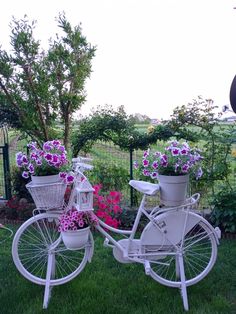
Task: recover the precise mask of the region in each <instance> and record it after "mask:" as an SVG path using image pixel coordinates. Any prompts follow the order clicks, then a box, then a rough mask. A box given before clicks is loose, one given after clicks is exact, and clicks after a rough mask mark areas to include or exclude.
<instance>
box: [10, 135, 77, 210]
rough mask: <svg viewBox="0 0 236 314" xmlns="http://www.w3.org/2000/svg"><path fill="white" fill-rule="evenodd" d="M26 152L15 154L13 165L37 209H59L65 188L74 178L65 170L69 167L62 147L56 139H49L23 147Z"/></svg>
mask: <svg viewBox="0 0 236 314" xmlns="http://www.w3.org/2000/svg"><path fill="white" fill-rule="evenodd" d="M27 148H28V153H27V154H25V153H23V152H18V153H17V154H16V165H17V167H18V168H19V169H20V170H21V171H22V176H23V177H24V178H26V179H28V178H29V177H31V180H32V181H31V182H30V183H28V184H26V188H27V189H28V191H29V192H30V194H31V196H32V198H33V200H34V203H35V204H36V207H37V208H38V209H51V208H60V207H62V206H63V204H64V194H65V191H66V186H67V184H69V183H72V182H73V180H74V176H73V175H72V174H71V172H67V171H66V169H67V167H68V165H69V161H68V159H67V154H66V151H65V147H64V146H63V145H62V144H61V142H60V141H59V140H51V141H47V142H45V143H43V144H42V148H40V147H39V146H38V145H37V143H35V142H32V143H29V144H28V145H27Z"/></svg>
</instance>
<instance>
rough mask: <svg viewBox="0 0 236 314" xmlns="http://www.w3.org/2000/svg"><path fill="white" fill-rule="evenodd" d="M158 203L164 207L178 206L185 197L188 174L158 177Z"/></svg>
mask: <svg viewBox="0 0 236 314" xmlns="http://www.w3.org/2000/svg"><path fill="white" fill-rule="evenodd" d="M158 180H159V185H160V202H161V204H163V205H165V206H179V205H181V204H183V203H184V201H185V200H186V197H187V188H188V183H189V174H187V175H180V176H165V175H159V176H158Z"/></svg>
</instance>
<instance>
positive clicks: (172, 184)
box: [134, 140, 203, 206]
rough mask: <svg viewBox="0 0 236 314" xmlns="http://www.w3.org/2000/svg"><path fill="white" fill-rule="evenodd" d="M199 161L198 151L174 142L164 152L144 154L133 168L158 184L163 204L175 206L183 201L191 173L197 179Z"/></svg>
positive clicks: (200, 174) (198, 176)
mask: <svg viewBox="0 0 236 314" xmlns="http://www.w3.org/2000/svg"><path fill="white" fill-rule="evenodd" d="M202 159H203V157H202V156H201V154H200V150H199V149H197V148H191V147H190V146H189V144H188V143H187V142H182V143H181V142H178V141H176V140H173V141H170V142H168V145H167V146H166V147H165V148H164V150H163V152H160V151H155V152H152V151H151V150H150V149H148V150H146V151H144V153H143V158H142V161H141V162H138V161H135V162H134V168H135V169H138V170H140V171H141V175H142V176H144V177H149V178H151V179H153V180H158V181H159V185H160V201H161V203H162V204H163V205H167V206H178V205H181V204H182V203H183V202H184V201H185V199H186V194H187V186H188V182H189V176H190V174H192V175H194V176H195V177H196V179H199V178H200V177H201V176H202V174H203V172H202V169H201V166H200V164H201V160H202Z"/></svg>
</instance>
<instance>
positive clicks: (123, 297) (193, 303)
mask: <svg viewBox="0 0 236 314" xmlns="http://www.w3.org/2000/svg"><path fill="white" fill-rule="evenodd" d="M0 231H1V230H0ZM11 241H12V240H9V241H7V242H4V243H1V244H0V252H1V254H0V302H1V310H0V313H2V314H19V313H21V314H30V313H32V314H37V313H55V314H57V313H61V314H63V313H64V314H70V313H80V314H100V313H102V314H126V313H127V314H152V313H153V314H156V313H158V314H161V313H163V314H168V313H170V314H178V313H184V311H183V306H182V300H181V297H180V294H179V291H178V290H177V289H173V288H168V287H165V286H162V285H160V284H158V283H157V282H155V281H154V280H153V279H151V278H150V277H148V276H146V275H145V273H144V269H143V267H142V265H138V264H119V263H118V262H117V261H115V260H114V259H113V256H112V252H111V250H110V249H107V248H104V247H103V245H102V243H103V239H102V238H101V237H100V236H98V235H95V253H94V256H93V260H92V263H91V264H88V266H87V267H86V268H85V270H84V271H83V272H82V274H81V275H79V276H78V277H77V278H75V279H74V280H73V281H71V282H69V283H67V284H65V285H62V286H57V287H55V288H54V289H53V290H52V298H51V301H50V304H49V307H48V309H47V311H45V310H43V309H42V302H43V291H44V289H43V287H42V286H38V285H35V284H33V283H31V282H29V281H27V280H26V279H24V278H23V277H22V276H21V275H20V274H19V273H18V271H17V270H16V268H15V266H14V264H13V262H12V258H11ZM235 260H236V240H222V241H221V245H220V246H219V255H218V259H217V263H216V265H215V267H214V268H213V270H212V271H211V273H210V274H209V275H208V276H207V277H206V278H205V279H204V280H202V281H201V282H200V283H198V284H197V285H195V286H192V287H189V288H188V294H189V305H190V311H189V313H191V314H196V313H198V314H210V313H211V314H217V313H218V314H221V313H222V314H223V313H225V314H230V313H232V314H233V313H236V267H235V265H236V264H235Z"/></svg>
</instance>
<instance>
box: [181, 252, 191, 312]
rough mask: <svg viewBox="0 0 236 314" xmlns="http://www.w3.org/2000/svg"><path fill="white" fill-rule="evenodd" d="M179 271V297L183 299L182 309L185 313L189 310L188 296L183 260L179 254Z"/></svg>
mask: <svg viewBox="0 0 236 314" xmlns="http://www.w3.org/2000/svg"><path fill="white" fill-rule="evenodd" d="M179 270H180V279H181V296H182V299H183V304H184V309H185V311H188V310H189V306H188V294H187V287H186V279H185V271H184V260H183V255H182V254H179Z"/></svg>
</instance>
